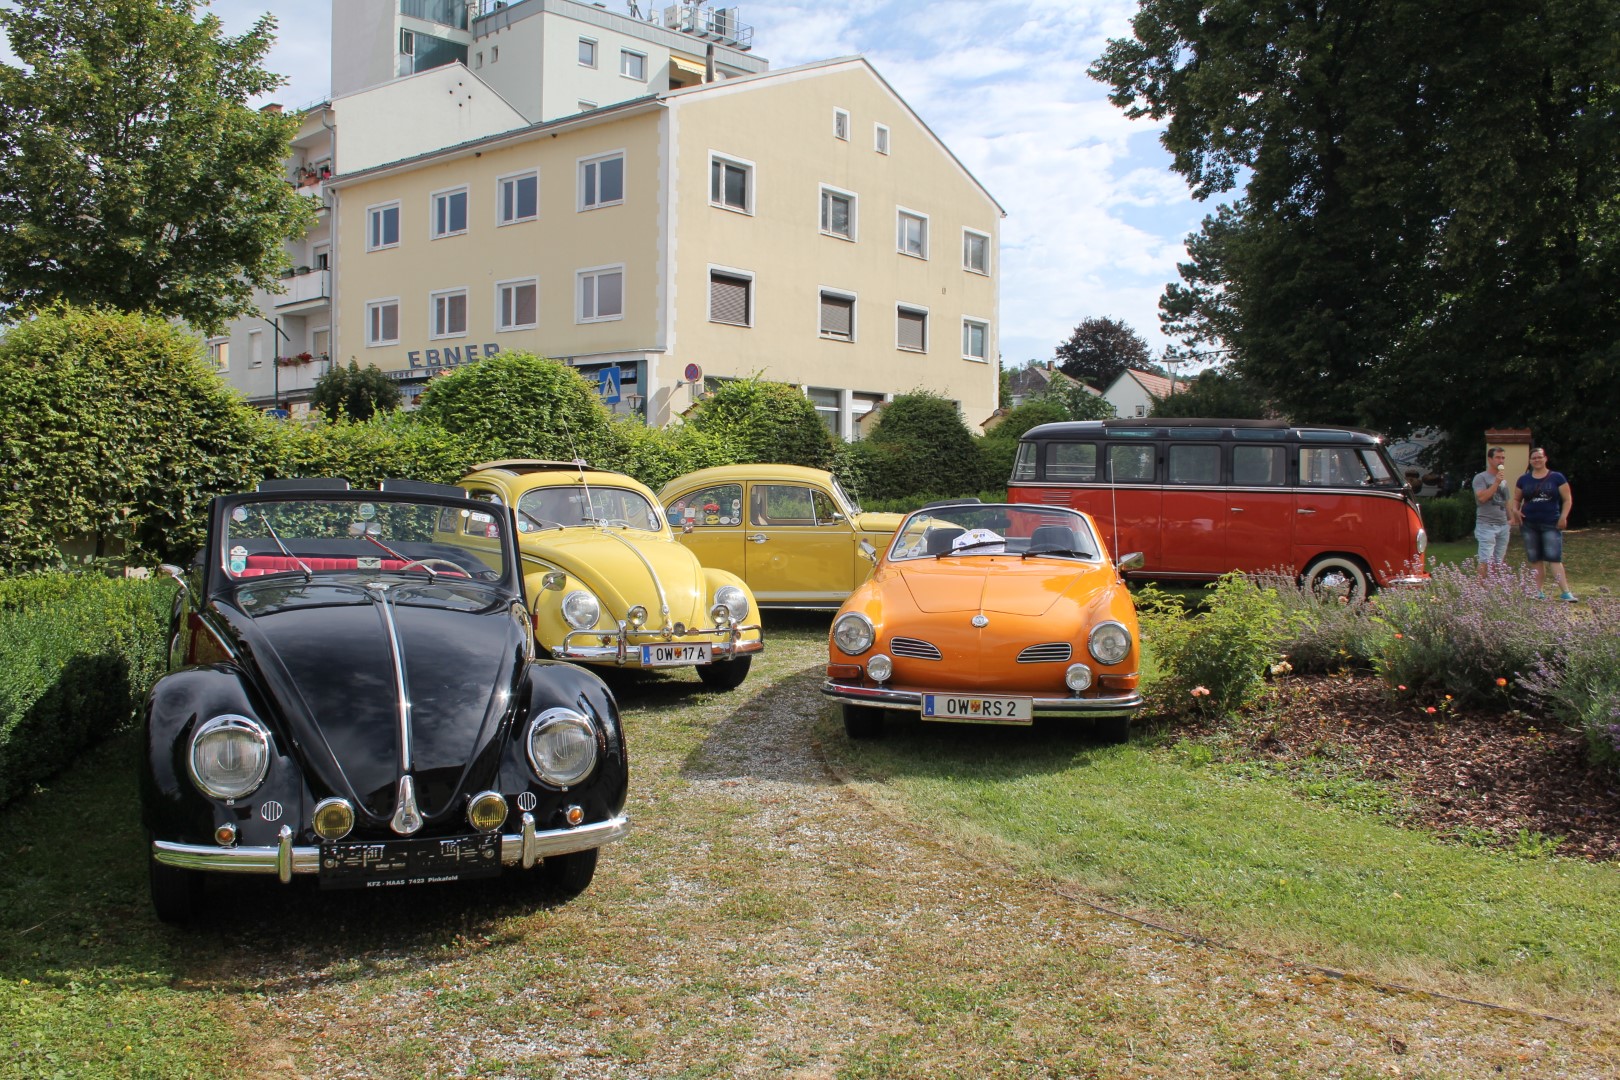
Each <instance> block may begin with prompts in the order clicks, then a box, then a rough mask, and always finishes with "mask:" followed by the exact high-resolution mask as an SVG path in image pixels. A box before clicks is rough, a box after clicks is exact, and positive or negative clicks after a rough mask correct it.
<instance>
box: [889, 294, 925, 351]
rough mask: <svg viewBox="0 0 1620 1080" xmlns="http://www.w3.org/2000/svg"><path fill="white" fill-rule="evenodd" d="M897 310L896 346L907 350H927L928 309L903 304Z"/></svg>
mask: <svg viewBox="0 0 1620 1080" xmlns="http://www.w3.org/2000/svg"><path fill="white" fill-rule="evenodd" d="M896 311H897V318H896V325H895V346H896V347H897V348H901V349H904V350H905V351H907V352H927V351H928V311H927V309H925V308H914V307H906V306H905V305H904V304H902V305H900V306H899V307H898V308H897V309H896Z"/></svg>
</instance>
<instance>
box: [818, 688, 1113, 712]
mask: <svg viewBox="0 0 1620 1080" xmlns="http://www.w3.org/2000/svg"><path fill="white" fill-rule="evenodd" d="M821 692H822V693H823V694H826V695H827V696H828V697H830V698H837V699H838V700H839V701H843V702H847V703H849V704H851V705H870V706H872V707H873V708H875V709H899V710H901V711H904V712H921V711H922V694H921V693H919V692H917V691H914V690H891V689H888V688H887V687H882V686H855V685H852V684H850V683H841V682H834V681H833V680H832V679H827V680H826V681H824V682H823V683H822V684H821ZM929 692H930V693H934V694H940V693H961V694H962V695H963V696H965V697H983V696H986V695H984V694H981V693H978V692H975V691H941V690H932V691H929ZM989 696H996V695H989ZM1007 696H1010V697H1023V696H1024V695H1023V694H1012V695H1007ZM1141 707H1142V695H1141V694H1140V693H1139V692H1137V691H1135V690H1127V691H1126V692H1125V693H1122V694H1109V695H1108V696H1106V697H1090V698H1077V697H1060V698H1042V697H1038V698H1036V699H1035V704H1034V711H1035V715H1036V716H1086V717H1104V716H1130V715H1131V714H1132V713H1135V712H1136V711H1137V710H1138V709H1140V708H1141ZM929 719H933V717H930V718H929Z"/></svg>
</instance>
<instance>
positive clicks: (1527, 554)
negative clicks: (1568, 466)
mask: <svg viewBox="0 0 1620 1080" xmlns="http://www.w3.org/2000/svg"><path fill="white" fill-rule="evenodd" d="M1574 501H1575V499H1574V497H1573V496H1572V495H1570V493H1569V481H1568V480H1566V479H1564V474H1563V473H1560V472H1553V471H1552V470H1551V469H1549V468H1547V451H1546V450H1544V449H1542V448H1541V447H1539V446H1538V447H1536V448H1535V449H1534V450H1531V451H1530V471H1529V472H1527V473H1525V474H1524V475H1523V476H1521V477H1519V480H1518V483H1517V484H1516V485H1514V488H1513V505H1512V506H1511V507H1510V508H1509V510H1508V515H1509V517H1510V518H1511V517H1514V516H1517V517H1518V519H1519V520H1520V521H1521V522H1522V523H1523V524H1522V527H1521V535H1522V536H1523V537H1524V561H1525V562H1527V563H1529V564H1530V565H1531V566H1533V567H1535V573H1536V595H1537V597H1538V598H1539V599H1543V600H1545V599H1546V598H1547V594H1546V592H1544V591H1543V589H1542V569H1543V568H1542V564H1543V563H1545V564H1547V565H1548V566H1551V567H1552V572H1553V577H1555V578H1557V579H1558V587H1559V588H1560V589H1561V590H1563V591H1562V592H1561V593H1559V596H1558V599H1560V600H1568V601H1569V602H1570V603H1574V602H1575V594H1574V593H1572V592H1570V591H1569V579H1568V578H1566V577H1565V576H1564V529H1565V528H1566V527H1567V526H1568V525H1569V508H1570V506H1571V505H1573V503H1574Z"/></svg>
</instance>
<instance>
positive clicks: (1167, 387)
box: [1125, 368, 1187, 398]
mask: <svg viewBox="0 0 1620 1080" xmlns="http://www.w3.org/2000/svg"><path fill="white" fill-rule="evenodd" d="M1125 370H1126V372H1127V373H1128V374H1129V375H1130V376H1131V378H1133V379H1135V380H1136V381H1137V382H1139V383H1141V384H1142V389H1144V390H1146V391H1147V392H1148V393H1149V394H1152V395H1153V396H1154V397H1156V398H1165V397H1169V396H1170V395H1171V394H1173V393H1176V392H1177V391H1181V390H1185V389H1187V380H1186V379H1177V380H1175V382H1174V383H1172V382H1171V381H1170V380H1169V379H1167V378H1165V377H1164V376H1163V375H1154V374H1153V373H1152V372H1148V371H1138V370H1136V369H1135V368H1126V369H1125Z"/></svg>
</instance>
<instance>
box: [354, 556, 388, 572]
mask: <svg viewBox="0 0 1620 1080" xmlns="http://www.w3.org/2000/svg"><path fill="white" fill-rule="evenodd" d="M354 568H355V569H356V570H381V569H382V556H381V555H361V556H359V557H358V558H356V559H355V560H354Z"/></svg>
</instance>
